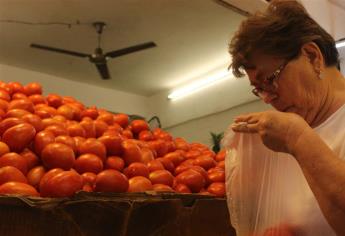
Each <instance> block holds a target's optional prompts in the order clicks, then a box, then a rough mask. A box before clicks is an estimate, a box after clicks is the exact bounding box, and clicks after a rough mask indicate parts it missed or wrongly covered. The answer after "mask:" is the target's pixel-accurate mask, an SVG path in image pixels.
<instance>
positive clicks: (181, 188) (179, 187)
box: [174, 184, 192, 193]
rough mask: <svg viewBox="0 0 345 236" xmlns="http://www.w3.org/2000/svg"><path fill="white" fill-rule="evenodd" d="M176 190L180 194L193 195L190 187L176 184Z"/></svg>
mask: <svg viewBox="0 0 345 236" xmlns="http://www.w3.org/2000/svg"><path fill="white" fill-rule="evenodd" d="M174 190H175V191H176V192H178V193H192V191H191V190H190V189H189V187H188V186H187V185H185V184H176V186H175V187H174Z"/></svg>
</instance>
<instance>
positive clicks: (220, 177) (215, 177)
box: [208, 170, 225, 183]
mask: <svg viewBox="0 0 345 236" xmlns="http://www.w3.org/2000/svg"><path fill="white" fill-rule="evenodd" d="M208 179H209V180H210V181H211V182H223V183H224V182H225V171H223V170H222V171H213V172H211V173H209V174H208Z"/></svg>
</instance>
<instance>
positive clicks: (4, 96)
mask: <svg viewBox="0 0 345 236" xmlns="http://www.w3.org/2000/svg"><path fill="white" fill-rule="evenodd" d="M0 99H3V100H5V101H10V100H11V96H10V94H9V93H8V91H6V90H5V89H3V88H0Z"/></svg>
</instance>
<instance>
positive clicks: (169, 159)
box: [0, 82, 225, 197]
mask: <svg viewBox="0 0 345 236" xmlns="http://www.w3.org/2000/svg"><path fill="white" fill-rule="evenodd" d="M0 137H1V140H0V194H19V195H26V196H41V197H70V196H73V195H74V194H75V193H76V192H78V191H88V192H117V193H118V192H143V191H167V192H178V193H201V194H211V195H215V196H219V197H223V196H224V195H225V186H224V180H225V173H224V157H225V152H224V151H221V152H219V153H217V154H216V153H214V152H212V151H211V150H210V149H209V148H208V147H207V146H205V145H203V144H200V143H188V142H186V140H184V139H183V138H173V137H172V136H171V135H170V134H169V133H168V132H166V131H164V130H162V129H159V128H157V129H154V130H150V128H149V125H148V123H147V122H146V121H145V120H132V121H130V120H129V117H128V116H127V115H126V114H113V113H110V112H108V111H106V110H104V109H98V108H96V107H94V106H92V107H86V106H84V105H83V104H82V103H81V102H79V101H77V100H76V99H74V98H73V97H69V96H59V95H57V94H49V95H47V96H43V95H42V86H41V85H40V84H39V83H29V84H27V85H25V86H23V85H22V84H20V83H18V82H9V83H5V82H0Z"/></svg>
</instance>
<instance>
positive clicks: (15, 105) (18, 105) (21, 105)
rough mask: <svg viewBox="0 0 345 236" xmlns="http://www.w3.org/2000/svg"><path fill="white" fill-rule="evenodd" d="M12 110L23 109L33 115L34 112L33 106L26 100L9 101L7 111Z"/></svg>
mask: <svg viewBox="0 0 345 236" xmlns="http://www.w3.org/2000/svg"><path fill="white" fill-rule="evenodd" d="M13 109H23V110H26V111H28V112H30V113H33V112H34V111H35V110H34V104H33V103H32V102H31V101H30V100H29V99H28V98H25V99H16V100H12V101H10V103H9V104H8V110H13Z"/></svg>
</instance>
